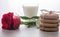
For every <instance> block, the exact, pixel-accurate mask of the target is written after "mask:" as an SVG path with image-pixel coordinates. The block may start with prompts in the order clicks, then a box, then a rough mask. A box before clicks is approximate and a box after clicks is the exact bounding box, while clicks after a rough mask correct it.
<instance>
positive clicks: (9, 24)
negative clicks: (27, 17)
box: [2, 12, 21, 30]
mask: <svg viewBox="0 0 60 37" xmlns="http://www.w3.org/2000/svg"><path fill="white" fill-rule="evenodd" d="M20 23H21V20H20V18H19V17H18V16H14V15H13V13H11V12H9V13H7V14H4V15H3V16H2V28H3V29H8V30H13V29H18V28H19V26H20Z"/></svg>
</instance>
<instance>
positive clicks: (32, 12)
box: [23, 6, 38, 17]
mask: <svg viewBox="0 0 60 37" xmlns="http://www.w3.org/2000/svg"><path fill="white" fill-rule="evenodd" d="M23 10H24V15H25V16H27V17H32V16H37V11H38V6H23Z"/></svg>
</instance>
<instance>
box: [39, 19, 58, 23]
mask: <svg viewBox="0 0 60 37" xmlns="http://www.w3.org/2000/svg"><path fill="white" fill-rule="evenodd" d="M40 21H41V22H44V23H59V20H48V19H40Z"/></svg>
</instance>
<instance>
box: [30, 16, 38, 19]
mask: <svg viewBox="0 0 60 37" xmlns="http://www.w3.org/2000/svg"><path fill="white" fill-rule="evenodd" d="M31 18H32V19H33V18H34V19H38V18H39V16H33V17H31Z"/></svg>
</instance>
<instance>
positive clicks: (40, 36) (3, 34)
mask: <svg viewBox="0 0 60 37" xmlns="http://www.w3.org/2000/svg"><path fill="white" fill-rule="evenodd" d="M0 37H60V30H59V31H58V32H44V31H40V30H39V29H37V28H36V27H33V28H27V27H26V26H25V25H21V26H20V28H19V29H18V30H2V28H0Z"/></svg>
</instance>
